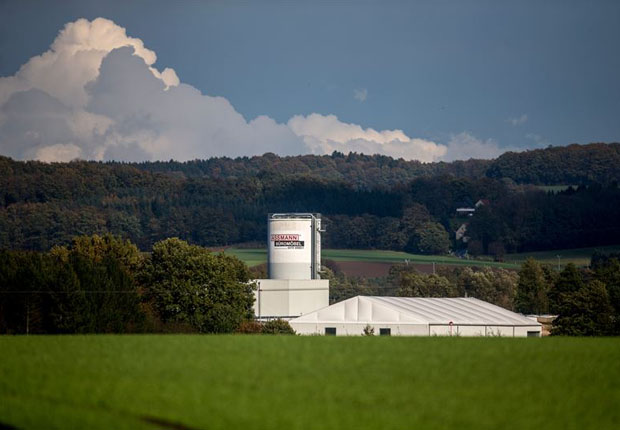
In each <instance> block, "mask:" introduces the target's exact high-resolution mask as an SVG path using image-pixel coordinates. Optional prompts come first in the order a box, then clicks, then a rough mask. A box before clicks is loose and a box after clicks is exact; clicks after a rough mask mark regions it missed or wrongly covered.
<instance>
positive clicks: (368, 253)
mask: <svg viewBox="0 0 620 430" xmlns="http://www.w3.org/2000/svg"><path fill="white" fill-rule="evenodd" d="M225 252H226V253H227V254H231V255H234V256H236V257H238V258H239V259H241V260H242V261H244V262H245V263H246V264H247V265H248V266H250V267H251V266H256V265H258V264H261V263H266V262H267V249H237V248H228V249H226V250H225ZM321 257H322V258H323V259H329V260H334V261H360V262H372V263H404V262H406V261H409V262H410V263H413V264H432V263H433V262H434V263H436V264H443V265H461V266H463V265H464V266H474V265H475V266H491V267H504V268H517V265H515V264H511V263H497V262H493V261H485V260H465V259H462V258H457V257H450V256H443V255H418V254H409V253H407V252H401V251H385V250H366V249H323V250H322V251H321Z"/></svg>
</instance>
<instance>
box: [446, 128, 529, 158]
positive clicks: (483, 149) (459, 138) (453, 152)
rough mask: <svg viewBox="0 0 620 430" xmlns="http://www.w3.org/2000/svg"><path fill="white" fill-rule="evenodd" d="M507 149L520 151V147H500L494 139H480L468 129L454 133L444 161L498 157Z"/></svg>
mask: <svg viewBox="0 0 620 430" xmlns="http://www.w3.org/2000/svg"><path fill="white" fill-rule="evenodd" d="M506 151H519V149H518V148H512V147H510V148H507V147H500V146H499V144H498V143H497V142H496V141H495V140H493V139H487V140H482V139H478V138H477V137H475V136H474V135H472V134H471V133H468V132H466V131H464V132H462V133H459V134H453V135H452V136H450V140H449V141H448V145H447V152H446V155H445V156H444V157H443V160H444V161H454V160H467V159H470V158H478V159H489V158H497V157H499V156H500V155H501V154H503V153H504V152H506Z"/></svg>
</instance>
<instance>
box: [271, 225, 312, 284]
mask: <svg viewBox="0 0 620 430" xmlns="http://www.w3.org/2000/svg"><path fill="white" fill-rule="evenodd" d="M320 235H321V233H320V217H319V216H315V215H314V214H309V213H303V214H300V213H285V214H269V216H268V238H267V240H268V253H267V255H268V269H269V278H270V279H319V270H320V269H321V236H320Z"/></svg>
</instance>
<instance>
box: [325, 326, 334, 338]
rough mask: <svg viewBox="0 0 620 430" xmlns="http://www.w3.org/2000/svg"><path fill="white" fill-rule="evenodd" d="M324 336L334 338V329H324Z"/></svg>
mask: <svg viewBox="0 0 620 430" xmlns="http://www.w3.org/2000/svg"><path fill="white" fill-rule="evenodd" d="M325 336H336V327H325Z"/></svg>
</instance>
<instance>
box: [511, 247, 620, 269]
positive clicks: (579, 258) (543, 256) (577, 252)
mask: <svg viewBox="0 0 620 430" xmlns="http://www.w3.org/2000/svg"><path fill="white" fill-rule="evenodd" d="M597 250H598V251H602V252H606V253H611V252H620V245H616V246H599V247H596V248H576V249H560V250H557V251H542V252H524V253H522V254H508V255H506V258H505V260H506V262H511V263H516V264H521V263H522V262H523V261H525V260H526V259H527V258H528V257H532V258H534V259H536V260H538V261H540V262H541V263H546V264H551V265H554V266H555V265H557V264H558V255H559V256H560V265H561V266H562V267H563V266H564V265H566V264H568V263H574V264H576V265H578V266H587V265H589V264H590V257H591V256H592V254H594V252H595V251H597Z"/></svg>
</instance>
